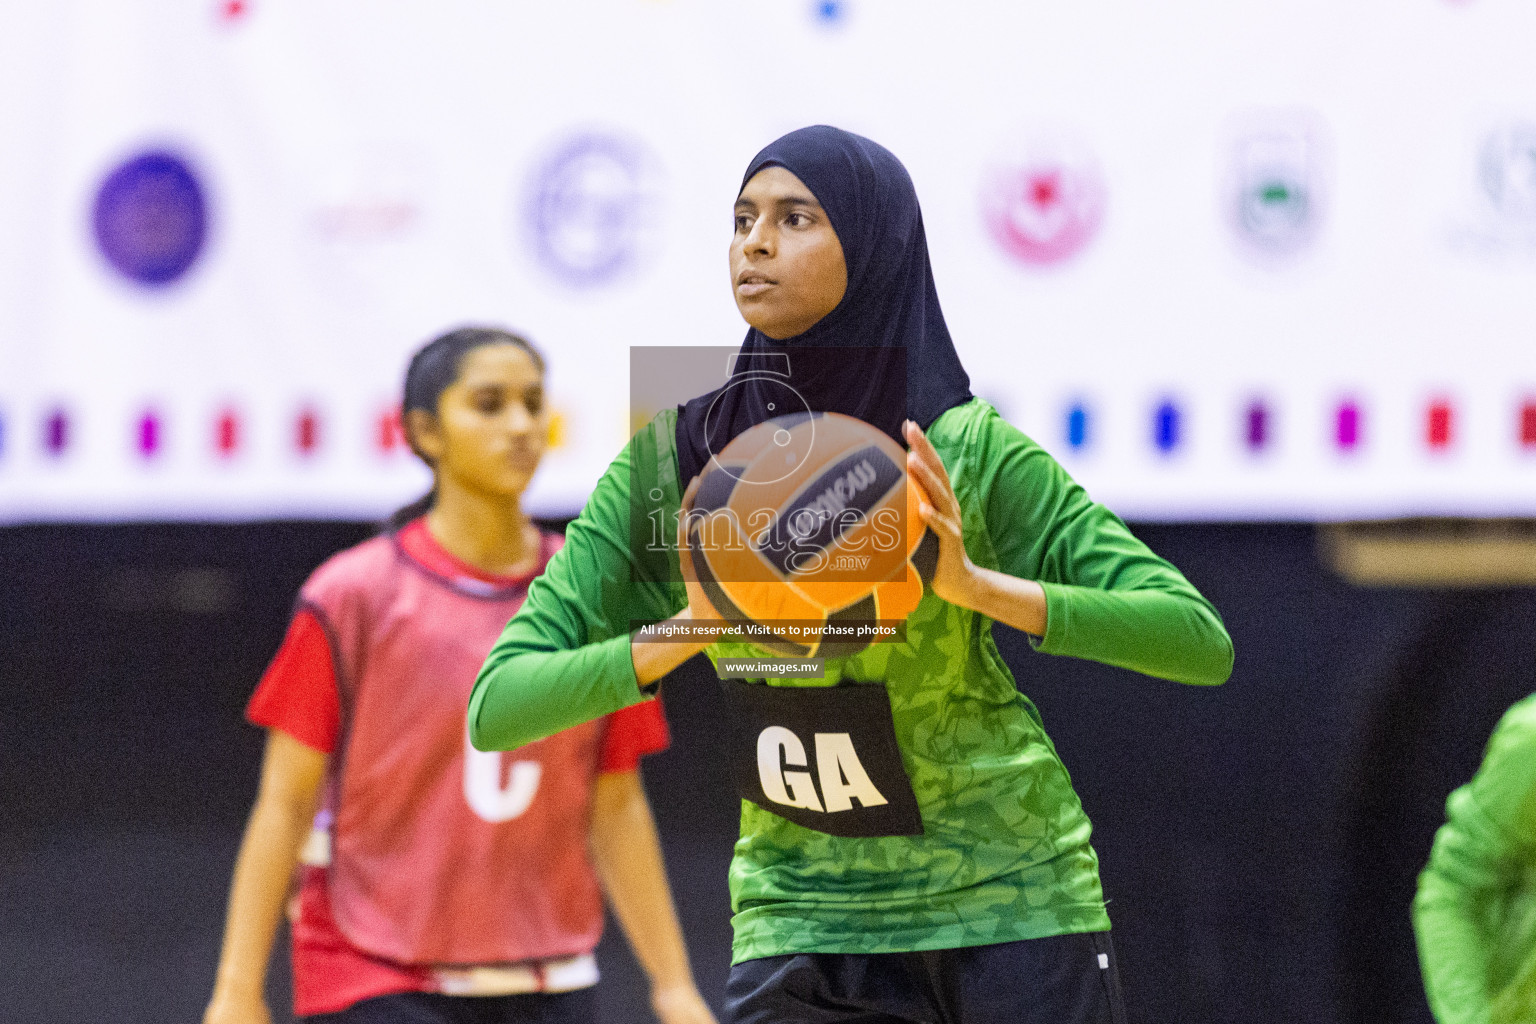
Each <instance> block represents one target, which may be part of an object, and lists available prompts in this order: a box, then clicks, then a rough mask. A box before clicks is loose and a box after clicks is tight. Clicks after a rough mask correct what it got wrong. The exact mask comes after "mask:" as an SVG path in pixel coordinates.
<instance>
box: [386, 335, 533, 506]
mask: <svg viewBox="0 0 1536 1024" xmlns="http://www.w3.org/2000/svg"><path fill="white" fill-rule="evenodd" d="M413 436H414V437H415V440H416V444H417V446H418V447H419V448H420V449H421V451H422V454H423V455H425V456H427V458H429V459H431V460H432V464H433V467H434V469H435V470H436V472H437V477H438V486H439V487H447V486H458V487H464V488H467V489H469V490H471V491H474V492H477V493H481V494H486V495H491V496H495V497H503V498H504V497H512V496H515V495H518V494H521V493H522V492H523V489H524V488H526V487H527V486H528V480H529V478H531V477H532V476H533V471H534V470H535V469H537V468H538V466H539V459H540V458H542V457H543V455H544V448H545V445H546V444H547V442H548V438H549V410H548V408H547V407H546V405H545V402H544V375H543V374H542V373H540V372H539V368H538V366H537V365H535V363H534V361H533V358H532V357H531V356H529V355H528V353H527V352H525V351H524V350H523V349H522V348H520V347H518V346H517V345H482V346H480V347H479V348H477V349H473V350H471V351H470V352H468V353H467V354H465V356H464V358H463V360H462V361H461V362H460V364H459V379H458V380H456V381H454V382H453V384H452V385H451V386H450V387H449V388H448V389H447V390H446V391H444V392H443V395H442V397H441V398H439V399H438V402H437V416H435V417H422V418H421V420H418V421H416V422H415V423H413Z"/></svg>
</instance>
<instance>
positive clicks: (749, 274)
mask: <svg viewBox="0 0 1536 1024" xmlns="http://www.w3.org/2000/svg"><path fill="white" fill-rule="evenodd" d="M778 283H779V282H777V281H775V280H773V279H772V278H771V277H769V276H768V275H767V274H764V273H761V272H759V271H756V270H743V271H742V272H741V273H740V274H737V275H736V294H738V295H741V296H743V297H746V298H751V297H752V296H754V295H761V294H763V292H766V291H767V290H768V289H770V288H773V287H775V286H776V285H777V284H778Z"/></svg>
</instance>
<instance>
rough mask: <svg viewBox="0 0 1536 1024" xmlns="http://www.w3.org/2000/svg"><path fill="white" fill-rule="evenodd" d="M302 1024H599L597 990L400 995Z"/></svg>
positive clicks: (369, 1001) (319, 1017)
mask: <svg viewBox="0 0 1536 1024" xmlns="http://www.w3.org/2000/svg"><path fill="white" fill-rule="evenodd" d="M300 1019H301V1020H303V1021H307V1022H309V1024H597V989H595V988H579V989H577V990H576V991H574V992H530V993H528V994H527V995H516V996H447V995H441V994H439V993H436V992H402V993H400V994H398V995H392V996H378V997H376V998H374V999H364V1000H363V1001H362V1002H360V1003H353V1004H352V1005H351V1006H349V1007H347V1008H346V1009H345V1010H342V1011H341V1012H339V1013H322V1014H320V1015H318V1016H315V1017H301V1018H300Z"/></svg>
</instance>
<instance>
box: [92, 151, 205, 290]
mask: <svg viewBox="0 0 1536 1024" xmlns="http://www.w3.org/2000/svg"><path fill="white" fill-rule="evenodd" d="M92 224H93V226H94V228H95V231H96V244H97V245H98V246H100V248H101V254H102V255H103V256H105V257H106V258H107V262H108V263H110V264H112V267H113V269H114V270H116V271H117V272H118V273H120V274H122V275H123V276H124V277H126V278H128V279H129V280H132V281H136V282H137V283H139V284H142V285H147V286H149V287H161V286H163V285H168V284H171V283H172V282H174V281H176V280H177V279H178V278H180V277H181V276H182V275H183V274H185V273H186V272H187V271H188V270H189V269H190V268H191V266H192V264H193V263H195V262H197V257H198V255H199V254H200V253H201V252H202V251H203V244H204V243H205V242H206V241H207V237H208V203H207V200H206V198H205V197H204V194H203V188H202V186H201V185H200V184H198V181H197V178H196V176H195V175H193V173H192V169H191V168H190V167H188V166H187V163H186V161H184V160H182V159H181V158H180V157H178V156H176V155H175V154H173V153H168V152H165V151H163V150H154V151H151V152H147V153H140V154H139V155H138V156H135V157H133V158H132V159H130V160H128V161H127V162H125V163H123V164H121V165H120V166H118V167H117V168H116V169H115V170H113V171H112V173H111V174H109V175H107V178H106V180H105V181H103V182H102V183H101V188H100V189H99V190H98V191H97V193H96V208H95V210H94V212H93V215H92Z"/></svg>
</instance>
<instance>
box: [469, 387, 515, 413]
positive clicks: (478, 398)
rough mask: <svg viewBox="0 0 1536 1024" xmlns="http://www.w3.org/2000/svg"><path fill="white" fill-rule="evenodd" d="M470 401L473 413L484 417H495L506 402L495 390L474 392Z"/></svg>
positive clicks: (488, 389)
mask: <svg viewBox="0 0 1536 1024" xmlns="http://www.w3.org/2000/svg"><path fill="white" fill-rule="evenodd" d="M470 401H471V402H472V403H473V405H474V408H475V411H476V412H478V413H481V414H482V415H485V416H494V415H496V414H497V413H499V412H501V409H502V406H504V405H506V400H505V399H503V398H502V395H501V391H500V390H498V389H495V388H486V389H485V390H483V391H476V392H475V394H474V397H473V398H472V399H471V400H470Z"/></svg>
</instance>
